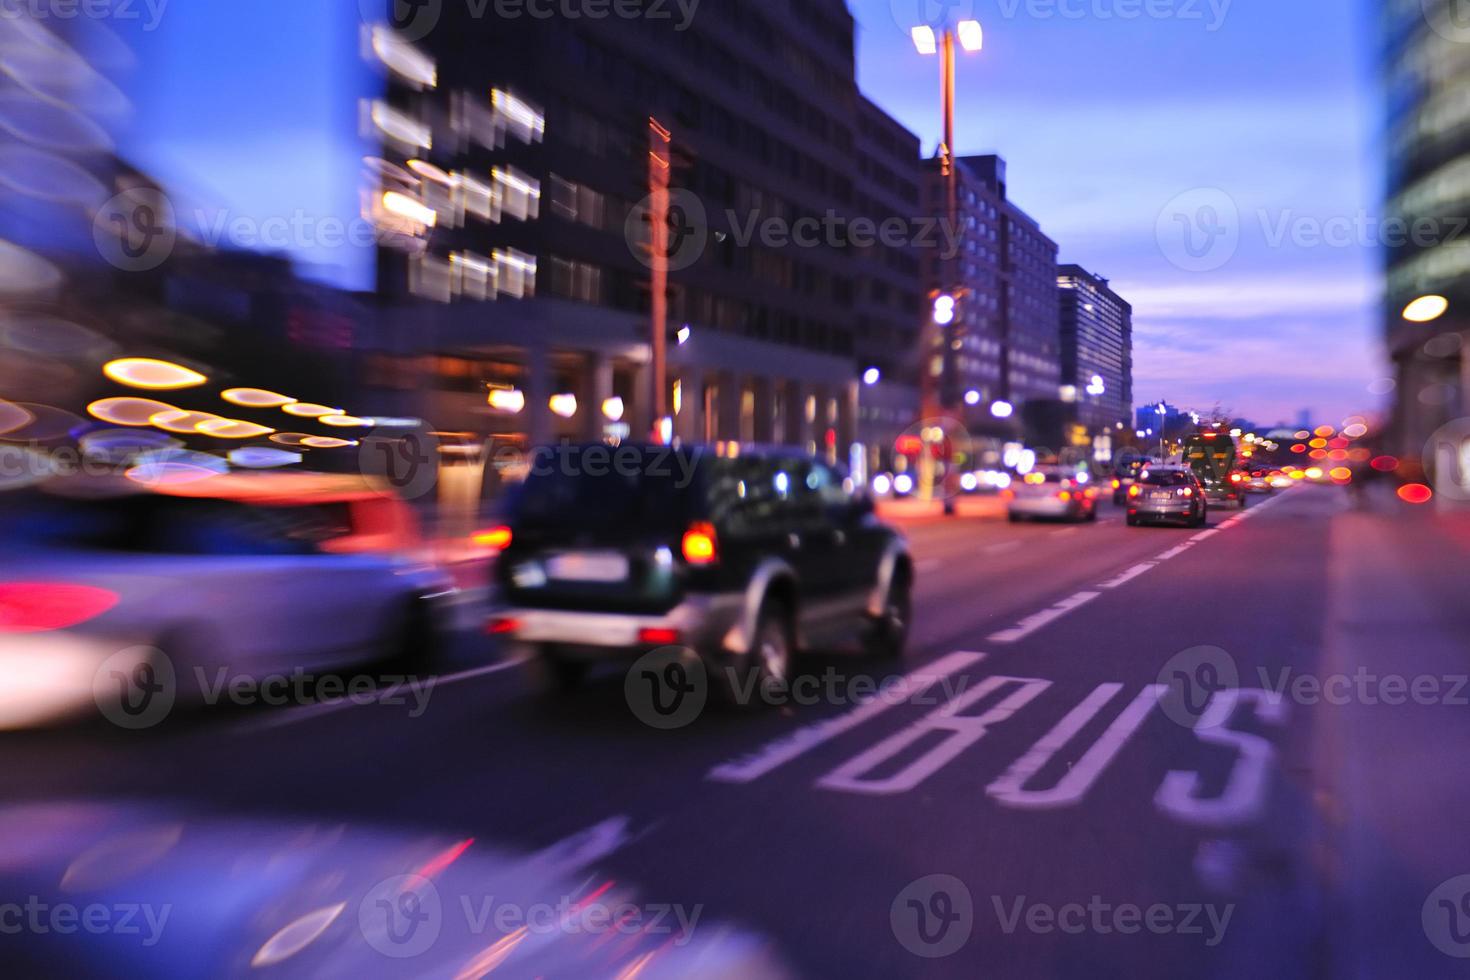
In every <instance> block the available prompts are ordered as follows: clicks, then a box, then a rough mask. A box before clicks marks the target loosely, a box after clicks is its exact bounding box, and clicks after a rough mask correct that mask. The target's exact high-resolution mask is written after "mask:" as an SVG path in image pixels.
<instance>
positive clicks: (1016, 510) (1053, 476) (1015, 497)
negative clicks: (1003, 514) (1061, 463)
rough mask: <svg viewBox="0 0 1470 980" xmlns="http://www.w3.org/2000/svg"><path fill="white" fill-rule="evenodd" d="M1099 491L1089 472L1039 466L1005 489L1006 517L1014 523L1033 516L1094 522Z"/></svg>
mask: <svg viewBox="0 0 1470 980" xmlns="http://www.w3.org/2000/svg"><path fill="white" fill-rule="evenodd" d="M1097 493H1098V492H1097V488H1096V487H1094V486H1092V481H1091V480H1090V479H1089V478H1088V476H1087V474H1086V473H1079V472H1078V471H1076V470H1070V469H1064V468H1062V467H1055V466H1038V467H1037V468H1036V469H1034V470H1032V471H1031V472H1030V473H1027V474H1025V475H1024V476H1022V477H1020V478H1019V479H1017V480H1016V481H1015V482H1014V483H1012V484H1011V489H1010V490H1008V491H1006V494H1007V501H1008V504H1007V517H1008V518H1009V519H1010V521H1011V523H1013V524H1014V523H1016V522H1018V521H1023V520H1028V519H1033V518H1051V519H1053V520H1067V521H1095V520H1097Z"/></svg>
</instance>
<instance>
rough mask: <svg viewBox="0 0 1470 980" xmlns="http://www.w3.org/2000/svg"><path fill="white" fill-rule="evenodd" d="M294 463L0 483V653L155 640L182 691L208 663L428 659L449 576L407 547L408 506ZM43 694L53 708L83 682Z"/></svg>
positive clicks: (77, 650) (210, 668) (238, 668)
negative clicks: (82, 486)
mask: <svg viewBox="0 0 1470 980" xmlns="http://www.w3.org/2000/svg"><path fill="white" fill-rule="evenodd" d="M295 476H297V475H295V474H293V475H291V476H290V477H288V476H287V475H285V474H280V475H276V474H251V475H249V476H244V475H241V476H221V477H215V478H210V479H206V480H202V481H198V482H195V483H189V484H183V485H179V486H175V487H168V488H163V489H162V490H160V491H151V492H149V491H145V492H138V490H139V488H137V487H136V486H133V487H132V488H131V490H128V489H127V488H121V489H122V490H123V492H121V493H116V492H108V493H106V494H104V495H101V496H94V495H87V496H80V497H76V496H56V495H51V494H39V493H35V494H32V493H27V494H26V495H24V496H21V495H15V496H11V497H8V498H7V499H6V501H5V505H4V507H3V509H0V536H3V538H4V540H5V542H6V545H5V549H6V550H5V561H4V562H3V564H0V655H3V658H0V659H4V658H15V657H19V658H21V659H22V660H25V659H26V658H27V657H28V656H29V654H28V653H27V652H26V651H29V650H31V649H40V648H41V647H38V646H37V642H38V641H44V642H43V643H42V647H44V648H46V649H52V648H55V649H61V648H65V649H66V650H67V651H68V656H72V657H77V658H81V659H85V660H87V661H88V662H89V663H90V662H91V661H94V660H95V661H96V663H95V664H93V665H92V666H93V667H94V668H96V667H100V666H101V664H102V662H103V661H104V660H107V659H108V657H110V656H111V655H113V654H118V653H121V652H123V651H128V650H136V651H138V656H139V657H140V658H142V660H140V663H139V664H137V665H135V666H137V667H140V668H141V667H143V666H144V663H143V661H146V660H149V659H157V658H158V652H161V653H162V654H163V655H164V656H166V657H167V658H168V661H169V668H170V669H171V671H172V674H173V676H174V678H175V681H176V683H177V689H176V690H177V696H178V698H179V699H180V700H181V701H183V702H184V703H189V702H190V700H191V699H193V698H194V697H195V696H197V695H199V694H200V693H202V692H201V691H200V689H199V684H201V683H206V682H207V681H208V679H209V678H212V677H215V676H217V674H218V672H219V671H220V670H224V671H227V672H228V676H230V677H250V678H257V679H258V678H261V677H264V676H267V675H272V676H273V675H279V674H286V675H289V674H291V673H292V672H294V671H297V670H303V671H307V672H329V671H335V670H339V669H341V668H345V667H350V666H355V665H368V664H375V663H379V662H383V663H387V662H394V663H396V664H423V663H427V662H428V660H429V658H430V657H431V656H432V654H433V653H434V652H435V650H436V648H437V646H438V644H439V640H440V637H441V626H442V624H443V623H444V622H446V621H447V614H446V611H445V600H446V599H447V598H448V596H449V593H450V591H451V586H450V585H449V583H448V580H447V579H446V578H445V577H444V576H443V575H442V574H441V573H439V572H438V571H437V570H436V569H434V568H433V567H431V566H429V565H427V564H426V563H425V562H424V560H423V556H422V555H421V554H419V553H417V551H416V548H415V546H416V545H417V544H418V542H419V539H418V532H417V526H416V522H415V521H414V519H413V514H412V512H411V511H410V510H409V509H408V507H407V505H406V504H404V503H403V502H402V501H401V500H399V499H398V498H397V497H395V496H393V495H392V494H390V493H387V492H384V491H379V490H375V489H371V488H368V487H366V486H365V485H363V484H362V482H361V481H360V480H352V479H350V478H338V477H323V478H320V479H314V478H311V477H309V476H306V475H304V474H302V475H300V477H301V478H300V479H293V478H292V477H295ZM165 491H166V492H165ZM7 637H9V638H10V639H11V640H18V641H25V642H24V643H21V642H8V641H7ZM6 662H9V661H8V660H6ZM157 667H158V665H157V664H152V665H151V669H157ZM15 669H16V664H14V663H10V665H9V667H7V668H6V669H5V672H6V673H7V674H10V673H12V672H13V670H15ZM78 676H80V673H79V674H78ZM201 678H203V679H204V680H203V681H201ZM88 679H90V675H88ZM59 682H60V681H59V679H58V683H59ZM53 686H54V685H53ZM0 687H3V685H0ZM45 695H46V696H47V697H48V698H54V699H56V701H57V704H58V707H60V706H61V705H62V704H63V703H64V702H65V701H66V700H67V698H68V697H69V696H70V695H78V696H79V700H80V702H81V703H85V702H89V701H90V700H91V698H92V690H91V688H90V686H88V687H86V688H85V690H81V691H53V690H50V689H49V688H48V690H47V691H46V692H45ZM3 701H4V693H3V691H0V718H3V716H4V714H5V712H4V710H3Z"/></svg>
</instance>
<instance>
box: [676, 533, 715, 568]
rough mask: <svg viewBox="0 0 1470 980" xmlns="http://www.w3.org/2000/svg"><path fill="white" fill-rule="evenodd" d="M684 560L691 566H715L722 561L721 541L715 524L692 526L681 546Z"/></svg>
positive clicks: (685, 534)
mask: <svg viewBox="0 0 1470 980" xmlns="http://www.w3.org/2000/svg"><path fill="white" fill-rule="evenodd" d="M681 550H682V551H683V552H684V560H685V561H687V562H688V563H689V564H691V565H713V564H714V563H715V562H717V561H719V559H720V546H719V541H718V540H717V539H716V537H715V526H714V525H713V524H706V523H703V522H701V523H698V524H691V525H690V526H689V530H687V531H685V532H684V540H683V542H682V544H681Z"/></svg>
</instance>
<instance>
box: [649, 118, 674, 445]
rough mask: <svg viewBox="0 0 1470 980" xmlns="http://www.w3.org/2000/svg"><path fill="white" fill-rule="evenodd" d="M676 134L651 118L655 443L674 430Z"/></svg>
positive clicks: (666, 438) (665, 439)
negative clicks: (672, 193)
mask: <svg viewBox="0 0 1470 980" xmlns="http://www.w3.org/2000/svg"><path fill="white" fill-rule="evenodd" d="M672 142H673V134H672V133H671V132H669V130H667V129H665V128H664V127H663V126H662V125H661V124H660V123H659V121H658V120H657V119H655V118H654V117H653V116H649V117H648V144H649V146H648V221H649V226H650V227H649V241H650V247H651V249H652V253H653V254H652V255H650V256H649V260H650V265H651V268H652V270H653V282H652V285H651V287H650V288H651V291H652V294H653V295H652V302H651V303H650V304H649V306H650V308H651V323H650V324H649V330H650V335H649V344H650V349H651V350H652V352H653V357H652V359H653V364H652V369H651V370H650V371H649V375H650V378H651V382H650V383H651V384H652V385H653V391H652V396H653V397H652V400H651V401H650V404H651V405H652V406H653V433H652V436H653V441H654V442H657V443H661V444H665V445H666V444H668V443H669V442H671V441H672V428H673V426H672V425H671V424H669V420H668V414H669V411H668V370H669V369H668V336H669V334H668V327H669V181H670V174H671V169H672V162H673V161H672V155H671V151H670V144H671V143H672Z"/></svg>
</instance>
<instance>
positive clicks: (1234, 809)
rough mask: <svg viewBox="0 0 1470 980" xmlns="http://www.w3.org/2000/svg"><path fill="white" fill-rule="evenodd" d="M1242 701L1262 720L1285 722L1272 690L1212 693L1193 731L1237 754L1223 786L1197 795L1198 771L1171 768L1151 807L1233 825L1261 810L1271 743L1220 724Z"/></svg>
mask: <svg viewBox="0 0 1470 980" xmlns="http://www.w3.org/2000/svg"><path fill="white" fill-rule="evenodd" d="M1241 701H1249V702H1251V703H1252V704H1253V705H1254V707H1255V715H1256V718H1257V719H1258V720H1260V721H1262V722H1264V723H1266V724H1269V725H1280V724H1281V723H1282V722H1284V721H1285V720H1286V714H1287V703H1286V700H1285V699H1284V698H1282V697H1281V696H1280V695H1278V694H1276V693H1274V692H1272V691H1262V690H1258V689H1256V688H1239V689H1237V688H1226V689H1225V690H1223V691H1219V692H1217V693H1216V694H1215V696H1214V697H1213V698H1212V699H1211V700H1210V704H1209V707H1207V708H1206V709H1205V712H1204V714H1202V715H1200V717H1199V720H1198V721H1197V722H1195V726H1194V735H1195V737H1196V738H1198V739H1199V740H1200V741H1201V742H1206V743H1208V744H1210V745H1220V746H1225V747H1226V748H1233V749H1235V750H1236V752H1237V753H1238V754H1239V759H1238V761H1237V762H1236V763H1235V766H1234V767H1233V768H1232V769H1231V770H1230V778H1229V780H1228V781H1227V782H1226V784H1225V789H1224V790H1223V791H1222V792H1221V793H1220V795H1219V796H1217V797H1214V798H1207V797H1201V796H1200V795H1199V793H1200V789H1201V787H1202V786H1203V785H1204V779H1203V778H1202V777H1201V776H1200V774H1199V773H1196V772H1188V771H1186V770H1180V769H1175V770H1171V771H1170V772H1169V773H1168V774H1167V775H1165V776H1164V781H1163V782H1162V783H1160V784H1159V791H1158V793H1156V794H1155V795H1154V805H1155V806H1156V807H1158V808H1159V809H1160V810H1161V811H1163V812H1164V813H1167V814H1168V815H1169V816H1171V817H1174V818H1175V819H1176V820H1179V821H1182V822H1183V823H1187V824H1192V825H1194V826H1197V827H1238V826H1240V825H1241V824H1244V823H1249V822H1251V821H1253V820H1256V819H1258V818H1259V817H1260V816H1261V815H1262V814H1263V812H1264V811H1265V808H1266V795H1267V790H1268V789H1269V788H1270V776H1271V772H1272V768H1273V766H1274V764H1275V761H1276V747H1275V746H1274V745H1272V744H1271V743H1270V742H1269V741H1267V740H1266V739H1264V738H1262V737H1261V736H1260V735H1255V734H1253V733H1251V732H1238V731H1235V730H1234V729H1231V728H1227V727H1225V726H1226V725H1227V724H1228V723H1229V722H1230V719H1231V717H1232V716H1233V715H1234V714H1235V709H1236V707H1237V705H1239V704H1240V702H1241Z"/></svg>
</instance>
